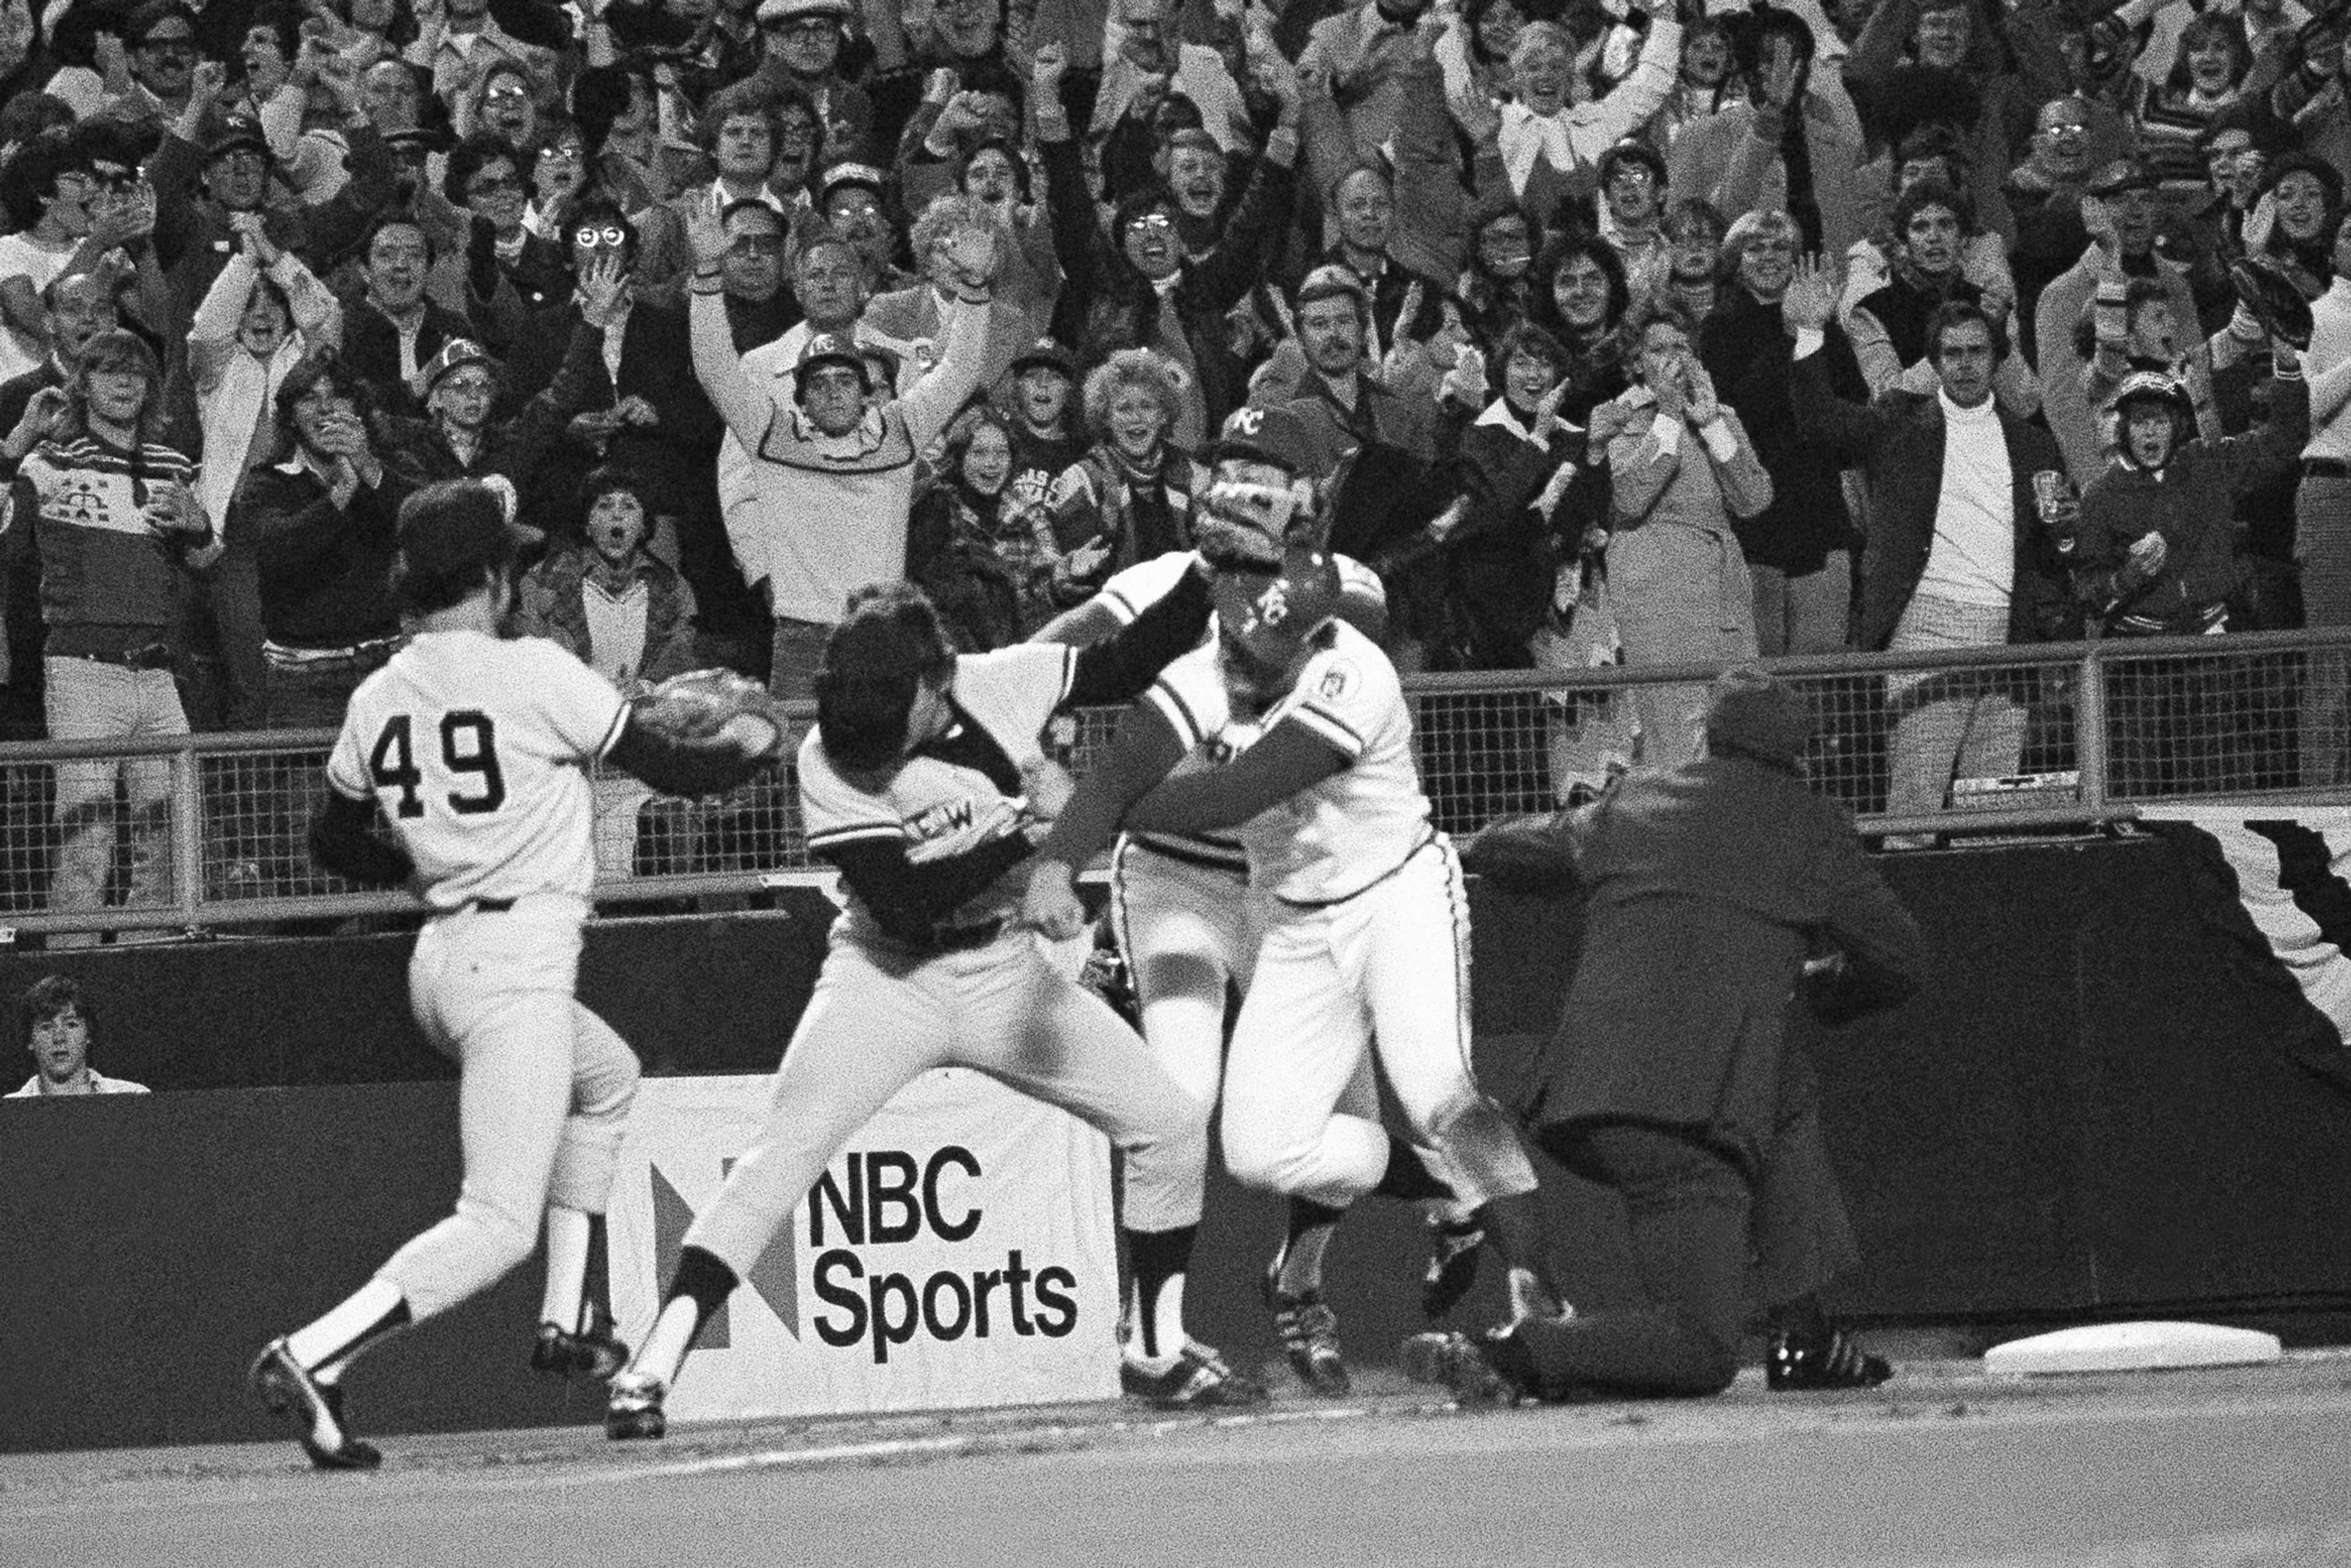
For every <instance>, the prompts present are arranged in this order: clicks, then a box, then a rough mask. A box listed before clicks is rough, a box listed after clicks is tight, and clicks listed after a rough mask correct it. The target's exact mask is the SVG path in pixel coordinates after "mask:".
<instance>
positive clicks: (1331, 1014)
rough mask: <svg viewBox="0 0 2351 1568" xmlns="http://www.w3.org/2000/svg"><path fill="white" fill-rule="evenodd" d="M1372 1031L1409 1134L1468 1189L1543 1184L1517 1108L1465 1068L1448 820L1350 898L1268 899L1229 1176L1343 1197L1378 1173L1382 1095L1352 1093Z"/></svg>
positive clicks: (1356, 1193) (1238, 1032)
mask: <svg viewBox="0 0 2351 1568" xmlns="http://www.w3.org/2000/svg"><path fill="white" fill-rule="evenodd" d="M1448 960H1449V961H1448ZM1374 1042H1376V1049H1377V1051H1378V1055H1379V1066H1380V1071H1382V1072H1383V1073H1384V1074H1385V1075H1386V1077H1387V1081H1388V1085H1389V1087H1390V1088H1392V1089H1393V1090H1395V1096H1396V1101H1397V1103H1398V1104H1400V1105H1401V1106H1402V1107H1403V1109H1404V1113H1405V1117H1406V1119H1407V1120H1409V1121H1410V1123H1411V1124H1412V1128H1413V1133H1414V1135H1415V1137H1414V1141H1415V1142H1416V1143H1418V1144H1422V1145H1427V1146H1428V1147H1430V1148H1432V1149H1434V1150H1435V1151H1436V1152H1437V1155H1438V1156H1439V1157H1440V1159H1441V1162H1442V1164H1443V1166H1444V1169H1443V1171H1442V1172H1441V1174H1442V1175H1443V1176H1445V1177H1446V1178H1447V1181H1448V1182H1449V1183H1450V1184H1451V1185H1452V1186H1453V1188H1454V1190H1455V1192H1456V1193H1457V1194H1458V1196H1459V1197H1460V1198H1461V1200H1462V1201H1463V1202H1464V1203H1466V1204H1468V1206H1470V1207H1478V1206H1479V1205H1482V1204H1484V1203H1486V1202H1487V1201H1488V1200H1489V1199H1491V1198H1495V1197H1505V1196H1510V1195H1512V1194H1517V1193H1523V1192H1531V1191H1533V1190H1534V1187H1535V1175H1534V1168H1533V1166H1531V1165H1530V1164H1528V1162H1527V1156H1526V1152H1525V1151H1524V1150H1523V1149H1521V1148H1520V1146H1519V1143H1518V1139H1517V1137H1516V1135H1515V1134H1513V1133H1512V1132H1511V1130H1510V1123H1509V1119H1508V1118H1507V1117H1506V1116H1504V1115H1503V1113H1501V1111H1500V1110H1499V1108H1498V1107H1496V1106H1495V1105H1494V1103H1493V1102H1492V1101H1490V1100H1489V1099H1487V1098H1486V1096H1485V1095H1484V1094H1483V1093H1482V1092H1480V1091H1479V1087H1478V1082H1477V1079H1476V1078H1475V1076H1473V1074H1472V1073H1471V1071H1470V1065H1469V903H1468V895H1467V894H1466V893H1465V892H1464V890H1463V886H1462V877H1461V862H1460V860H1459V858H1458V856H1456V855H1455V853H1454V852H1453V845H1452V843H1451V842H1450V841H1447V839H1446V838H1445V837H1444V836H1443V835H1442V834H1439V835H1437V836H1435V837H1434V838H1432V839H1431V840H1430V841H1429V842H1428V843H1426V844H1425V845H1423V846H1422V847H1421V848H1420V850H1419V851H1417V852H1416V853H1414V854H1413V856H1412V857H1411V858H1410V859H1409V860H1407V861H1406V862H1405V863H1404V864H1403V865H1402V866H1401V867H1399V868H1398V869H1397V870H1396V871H1395V873H1393V874H1391V875H1389V876H1387V877H1385V878H1384V879H1383V880H1381V881H1380V882H1378V883H1374V885H1372V886H1371V887H1369V888H1366V889H1365V890H1364V891H1363V892H1362V893H1359V894H1356V895H1355V896H1353V898H1349V899H1346V900H1344V901H1343V902H1341V903H1338V904H1330V905H1325V906H1322V907H1319V908H1301V907H1300V906H1298V905H1295V904H1282V903H1279V902H1276V903H1274V904H1271V905H1270V910H1269V914H1268V917H1267V925H1266V934H1265V941H1264V944H1263V946H1261V947H1260V948H1259V952H1258V960H1257V969H1256V973H1255V975H1254V976H1253V977H1252V978H1251V981H1250V985H1249V996H1248V998H1247V999H1245V1000H1244V1001H1243V1002H1242V1004H1241V1014H1240V1019H1239V1021H1238V1024H1237V1025H1236V1026H1235V1028H1234V1030H1233V1042H1232V1050H1231V1051H1230V1054H1229V1055H1228V1059H1227V1061H1226V1063H1225V1119H1224V1143H1225V1160H1226V1163H1227V1165H1228V1166H1229V1167H1230V1168H1231V1170H1232V1173H1233V1176H1235V1177H1236V1178H1237V1179H1238V1180H1239V1181H1242V1182H1244V1183H1247V1184H1248V1185H1249V1186H1259V1187H1269V1188H1271V1189H1272V1190H1274V1191H1276V1192H1280V1193H1284V1194H1287V1195H1289V1196H1290V1197H1303V1198H1308V1199H1311V1200H1312V1201H1314V1202H1316V1203H1321V1204H1324V1205H1327V1206H1329V1207H1333V1208H1344V1207H1347V1206H1348V1205H1350V1204H1352V1203H1353V1202H1354V1200H1355V1199H1357V1198H1359V1197H1363V1196H1364V1194H1366V1193H1368V1192H1370V1191H1371V1190H1372V1189H1373V1188H1374V1187H1375V1186H1378V1185H1379V1181H1380V1177H1381V1176H1382V1175H1383V1174H1384V1172H1385V1171H1386V1169H1387V1162H1388V1137H1387V1133H1386V1131H1385V1130H1384V1128H1383V1127H1382V1126H1381V1125H1380V1122H1379V1116H1378V1110H1377V1106H1376V1103H1374V1104H1373V1105H1372V1106H1369V1107H1366V1106H1364V1104H1363V1103H1362V1101H1361V1097H1360V1095H1359V1094H1354V1093H1351V1090H1353V1089H1356V1088H1358V1087H1359V1086H1360V1076H1361V1069H1362V1068H1363V1066H1364V1060H1365V1056H1366V1053H1367V1052H1368V1051H1371V1050H1372V1049H1374Z"/></svg>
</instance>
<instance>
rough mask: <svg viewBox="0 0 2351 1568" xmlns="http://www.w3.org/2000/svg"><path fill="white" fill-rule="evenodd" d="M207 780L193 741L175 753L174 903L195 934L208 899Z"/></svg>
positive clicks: (173, 801)
mask: <svg viewBox="0 0 2351 1568" xmlns="http://www.w3.org/2000/svg"><path fill="white" fill-rule="evenodd" d="M172 903H173V904H177V905H179V909H180V917H181V919H182V921H183V923H184V924H185V925H187V927H188V928H189V929H190V930H192V931H193V930H194V929H195V928H196V927H197V925H199V924H200V923H201V921H202V915H201V909H202V905H203V904H204V758H202V757H200V756H198V755H197V754H196V749H195V742H194V741H193V739H191V740H190V741H189V742H188V743H187V744H186V745H184V746H183V747H180V749H179V750H177V751H174V752H173V753H172Z"/></svg>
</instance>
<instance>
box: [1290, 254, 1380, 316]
mask: <svg viewBox="0 0 2351 1568" xmlns="http://www.w3.org/2000/svg"><path fill="white" fill-rule="evenodd" d="M1342 295H1343V296H1345V297H1346V298H1350V299H1353V301H1354V302H1355V303H1356V304H1357V305H1358V306H1360V307H1361V308H1364V309H1365V310H1368V309H1370V308H1372V293H1371V290H1370V289H1368V288H1365V287H1364V280H1363V279H1362V278H1360V277H1356V276H1355V269H1354V268H1353V267H1342V266H1340V265H1339V264H1338V263H1337V262H1326V263H1324V264H1323V265H1322V266H1321V267H1316V268H1315V269H1314V270H1313V271H1311V272H1310V273H1308V274H1307V275H1306V281H1305V282H1303V283H1301V284H1300V285H1299V286H1298V298H1297V300H1296V301H1295V303H1296V304H1297V305H1298V306H1299V308H1301V309H1302V308H1305V307H1307V306H1309V305H1311V304H1313V303H1314V301H1316V300H1317V299H1334V298H1339V297H1340V296H1342Z"/></svg>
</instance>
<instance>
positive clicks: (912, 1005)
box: [604, 943, 1041, 1439]
mask: <svg viewBox="0 0 2351 1568" xmlns="http://www.w3.org/2000/svg"><path fill="white" fill-rule="evenodd" d="M937 962H938V961H935V962H934V964H932V965H926V966H921V967H915V968H914V969H913V970H912V971H911V972H910V973H906V974H893V973H890V972H887V971H885V970H884V968H883V967H882V965H881V964H879V963H877V962H876V961H875V959H874V958H873V957H872V956H869V955H867V954H866V953H865V952H864V951H862V949H860V948H859V947H858V946H855V945H854V944H848V943H836V944H835V945H834V946H833V949H832V951H831V954H829V955H828V956H826V958H825V962H824V969H823V971H822V973H821V974H820V975H819V976H818V978H817V984H816V990H815V992H814V994H812V995H811V996H810V998H809V1005H808V1008H807V1009H806V1010H805V1011H803V1012H802V1013H801V1014H800V1020H799V1025H798V1027H797V1028H795V1029H794V1030H793V1031H792V1040H791V1044H790V1045H789V1047H788V1048H786V1050H785V1051H784V1059H783V1061H782V1063H781V1065H779V1066H778V1068H777V1069H776V1076H775V1079H774V1085H773V1088H772V1089H771V1091H770V1092H769V1094H768V1119H767V1122H766V1123H765V1124H764V1125H762V1126H761V1128H760V1129H759V1135H758V1137H757V1138H756V1139H755V1140H753V1142H752V1144H751V1146H750V1147H749V1148H748V1149H747V1150H745V1151H744V1153H743V1155H742V1157H741V1158H739V1159H737V1161H736V1162H735V1164H734V1166H733V1167H732V1168H731V1169H729V1170H728V1172H727V1175H726V1184H725V1185H724V1186H721V1187H720V1189H719V1192H718V1196H717V1197H716V1198H715V1199H713V1200H712V1202H711V1204H710V1207H707V1208H705V1209H704V1210H703V1211H702V1213H701V1214H700V1215H698V1216H697V1217H696V1218H695V1222H694V1224H693V1225H692V1226H690V1227H688V1228H687V1229H686V1233H685V1239H684V1245H683V1246H682V1247H681V1248H680V1249H679V1252H678V1260H677V1269H676V1271H675V1272H674V1274H673V1275H672V1276H671V1278H670V1281H669V1285H668V1288H667V1290H666V1291H664V1295H663V1298H662V1307H661V1312H660V1313H659V1314H658V1315H657V1316H656V1317H655V1318H654V1320H653V1327H652V1329H650V1330H649V1331H648V1332H647V1333H646V1334H645V1339H644V1343H643V1344H642V1345H640V1346H639V1347H638V1349H637V1354H636V1355H635V1357H634V1358H633V1359H632V1360H631V1362H630V1363H629V1365H628V1368H627V1370H625V1371H623V1372H622V1373H621V1374H620V1375H618V1376H616V1377H614V1378H613V1379H612V1389H611V1402H610V1404H609V1405H608V1406H607V1408H606V1410H605V1416H604V1430H605V1434H606V1435H607V1436H608V1437H612V1438H614V1439H627V1438H632V1437H661V1436H663V1435H664V1434H665V1433H666V1432H667V1430H668V1416H667V1413H666V1411H665V1408H664V1404H665V1401H666V1400H667V1398H668V1395H669V1390H670V1389H671V1388H672V1387H674V1386H675V1385H676V1383H677V1378H678V1374H679V1373H680V1372H681V1371H682V1370H684V1365H685V1358H686V1356H687V1355H688V1354H690V1353H691V1352H692V1350H693V1348H694V1344H695V1340H696V1339H698V1338H699V1337H700V1336H701V1333H702V1327H703V1325H704V1324H705V1322H709V1320H710V1317H711V1314H712V1313H714V1312H716V1311H717V1310H718V1309H719V1307H720V1306H721V1305H723V1304H724V1303H725V1302H726V1298H727V1297H728V1296H730V1295H732V1294H733V1293H734V1291H735V1287H736V1286H737V1284H739V1283H740V1282H741V1281H742V1279H743V1277H744V1275H746V1274H747V1273H748V1272H750V1270H751V1265H752V1264H754V1263H756V1262H758V1260H759V1255H760V1254H761V1253H762V1252H765V1251H766V1250H767V1249H768V1243H769V1242H771V1241H773V1240H774V1239H775V1237H776V1233H777V1231H778V1230H780V1229H781V1228H783V1227H784V1226H785V1225H786V1224H788V1223H789V1221H790V1219H791V1214H792V1209H793V1208H794V1207H796V1206H797V1205H798V1204H799V1201H800V1199H801V1198H802V1197H804V1196H806V1195H807V1192H808V1190H809V1188H810V1186H813V1185H814V1184H815V1182H816V1178H817V1177H818V1176H820V1175H821V1174H822V1172H823V1170H824V1166H825V1162H827V1161H828V1160H830V1159H831V1158H832V1156H833V1154H834V1152H835V1151H837V1150H838V1149H839V1148H840V1147H841V1145H842V1144H844V1143H846V1142H847V1141H848V1140H849V1138H850V1136H851V1135H852V1134H854V1133H855V1132H856V1131H857V1129H858V1128H860V1127H862V1126H863V1125H864V1124H866V1123H868V1122H870V1121H872V1119H873V1114H874V1113H875V1112H877V1111H879V1110H881V1109H882V1107H883V1105H885V1104H887V1103H889V1101H890V1097H891V1096H892V1095H893V1094H895V1093H897V1092H898V1091H899V1090H901V1089H903V1088H904V1087H905V1086H906V1085H907V1084H908V1083H911V1082H914V1079H915V1078H917V1077H919V1076H920V1075H921V1074H922V1073H923V1072H924V1071H926V1070H928V1069H929V1068H932V1067H935V1066H937V1065H938V1064H939V1062H940V1061H942V1060H944V1052H945V1044H946V1038H947V1036H948V1034H949V1033H950V1030H951V1028H952V1021H951V1020H952V1009H951V1006H950V999H949V998H950V997H951V994H952V986H951V985H950V984H948V983H947V980H946V975H945V974H943V973H935V972H934V970H935V968H936V967H937ZM1040 967H1041V960H1040ZM942 993H946V994H942Z"/></svg>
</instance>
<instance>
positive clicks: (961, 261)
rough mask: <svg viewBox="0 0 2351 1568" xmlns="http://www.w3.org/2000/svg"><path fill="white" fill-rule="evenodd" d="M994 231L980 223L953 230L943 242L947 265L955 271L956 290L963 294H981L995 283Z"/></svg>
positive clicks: (995, 249)
mask: <svg viewBox="0 0 2351 1568" xmlns="http://www.w3.org/2000/svg"><path fill="white" fill-rule="evenodd" d="M996 261H997V247H996V230H995V229H994V228H993V227H989V226H987V225H980V224H973V225H969V226H967V227H965V228H960V229H957V230H956V232H955V233H954V234H953V235H950V236H949V237H948V239H947V262H948V265H950V266H951V267H954V268H955V275H956V289H957V290H958V291H960V292H962V293H964V294H966V295H970V294H978V293H984V292H985V291H986V290H987V289H988V288H989V287H991V286H993V284H994V283H995V281H996Z"/></svg>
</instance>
